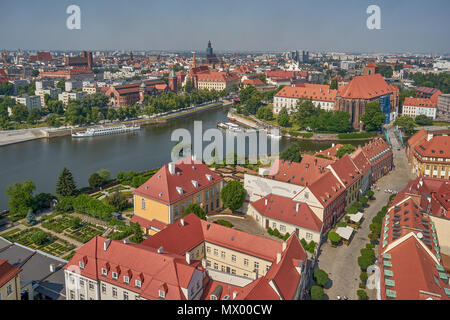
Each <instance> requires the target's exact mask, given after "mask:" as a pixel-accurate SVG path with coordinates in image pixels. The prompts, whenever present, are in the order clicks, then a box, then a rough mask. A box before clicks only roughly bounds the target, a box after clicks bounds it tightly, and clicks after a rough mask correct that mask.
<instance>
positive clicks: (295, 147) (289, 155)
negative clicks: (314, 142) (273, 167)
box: [280, 143, 302, 162]
mask: <svg viewBox="0 0 450 320" xmlns="http://www.w3.org/2000/svg"><path fill="white" fill-rule="evenodd" d="M300 151H301V148H300V145H299V144H298V143H293V144H291V145H290V146H289V147H287V148H286V149H285V150H283V152H281V154H280V159H282V160H286V161H294V162H301V161H302V156H301V154H300Z"/></svg>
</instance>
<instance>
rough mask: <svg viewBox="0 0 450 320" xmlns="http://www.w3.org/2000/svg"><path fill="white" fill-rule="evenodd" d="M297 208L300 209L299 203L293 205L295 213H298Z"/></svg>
mask: <svg viewBox="0 0 450 320" xmlns="http://www.w3.org/2000/svg"><path fill="white" fill-rule="evenodd" d="M298 208H300V203H299V202H297V203H296V204H295V212H298Z"/></svg>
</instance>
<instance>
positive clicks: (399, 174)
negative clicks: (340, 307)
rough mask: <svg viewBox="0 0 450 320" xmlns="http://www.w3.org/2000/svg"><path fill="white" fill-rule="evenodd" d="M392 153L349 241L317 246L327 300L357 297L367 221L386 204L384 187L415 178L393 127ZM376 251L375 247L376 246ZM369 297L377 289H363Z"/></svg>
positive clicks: (396, 187) (400, 185)
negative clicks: (391, 162) (391, 166)
mask: <svg viewBox="0 0 450 320" xmlns="http://www.w3.org/2000/svg"><path fill="white" fill-rule="evenodd" d="M389 136H390V139H391V142H392V147H393V153H394V169H393V170H392V171H391V172H390V173H389V174H387V175H386V176H384V177H382V178H381V179H380V180H378V181H377V184H376V185H377V186H378V187H379V188H380V191H375V200H371V201H369V204H370V206H369V208H366V209H365V210H364V221H363V222H362V224H361V227H360V228H359V229H358V231H357V232H356V234H355V235H354V237H353V240H352V241H351V243H350V245H349V246H348V247H346V246H339V247H337V248H332V247H331V246H330V245H329V244H328V242H326V243H324V244H323V245H322V246H321V248H320V250H319V257H318V267H319V268H320V269H322V270H324V271H325V272H327V273H328V275H329V277H330V279H331V282H330V284H331V285H330V286H329V287H326V290H325V293H326V294H327V296H328V298H329V299H330V300H336V299H337V296H338V295H339V296H347V297H348V298H349V299H352V300H353V299H355V300H356V299H358V298H357V295H356V291H357V290H358V289H359V283H360V281H361V280H360V279H359V276H360V274H361V269H360V267H359V265H358V261H357V259H358V257H359V256H360V250H361V249H362V248H365V246H366V244H367V243H369V239H368V235H369V233H370V230H369V225H370V224H371V221H372V218H373V217H374V216H375V215H376V214H377V212H378V211H380V210H381V208H382V207H383V206H385V205H386V204H387V201H388V200H389V196H390V194H389V193H385V192H384V190H385V189H394V190H398V191H399V190H401V189H403V188H404V187H405V186H406V185H407V183H408V182H409V181H410V180H412V179H414V176H413V174H412V173H411V170H410V168H409V165H408V161H407V158H406V155H405V152H404V149H400V150H399V151H398V150H397V147H399V143H398V141H397V139H396V138H395V136H394V133H393V131H392V132H391V131H390V133H389ZM375 250H377V251H378V247H376V248H375ZM366 292H367V294H368V296H369V299H376V290H366Z"/></svg>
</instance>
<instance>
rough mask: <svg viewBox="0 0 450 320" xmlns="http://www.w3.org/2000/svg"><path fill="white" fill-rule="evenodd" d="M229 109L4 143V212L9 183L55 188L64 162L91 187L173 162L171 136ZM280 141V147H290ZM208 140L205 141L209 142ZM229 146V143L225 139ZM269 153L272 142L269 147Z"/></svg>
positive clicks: (0, 161) (318, 145)
mask: <svg viewBox="0 0 450 320" xmlns="http://www.w3.org/2000/svg"><path fill="white" fill-rule="evenodd" d="M227 112H228V109H227V108H226V107H224V108H220V109H215V110H208V111H205V112H203V113H198V114H194V115H191V116H188V117H185V118H180V119H173V120H170V121H169V122H168V123H167V124H164V125H159V126H146V127H142V128H141V130H140V131H138V132H136V133H130V134H118V135H112V136H100V137H95V138H82V139H72V137H70V136H65V137H59V138H53V139H39V140H33V141H28V142H22V143H18V144H12V145H7V146H2V147H0V211H1V210H3V209H6V208H7V207H8V203H7V197H6V187H7V186H8V185H10V184H13V183H15V182H24V181H25V180H27V179H29V180H32V181H33V182H34V183H35V184H36V192H37V193H39V192H51V193H54V192H55V188H56V180H57V177H58V174H59V173H60V171H61V170H62V168H63V167H64V166H66V167H67V168H69V169H70V170H71V171H72V174H73V176H74V179H75V182H76V184H77V187H83V186H87V185H88V179H89V176H90V175H91V174H92V173H94V172H96V171H98V170H99V169H107V170H109V171H110V172H111V176H113V177H115V176H116V175H117V173H118V172H119V171H130V170H133V171H144V170H150V169H154V168H158V167H160V166H162V165H163V164H165V163H167V162H170V161H171V156H170V154H171V150H172V148H173V146H174V145H175V144H176V142H172V141H171V134H172V132H173V131H174V130H175V129H177V128H185V129H188V130H189V131H190V132H191V135H192V137H193V136H194V121H195V120H200V121H202V129H203V131H205V130H207V129H209V128H215V127H216V122H217V121H226V120H227ZM289 143H290V142H289V141H287V140H286V139H285V138H283V139H281V140H280V146H279V148H280V151H282V150H283V149H284V148H286V146H288V145H289ZM207 144H209V142H205V143H204V145H207ZM300 144H301V147H302V149H303V150H305V151H311V150H323V149H325V148H328V147H330V146H331V142H313V141H301V142H300ZM224 145H225V143H224ZM268 149H269V152H270V144H269V146H268ZM227 152H228V151H227Z"/></svg>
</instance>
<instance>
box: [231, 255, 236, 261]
mask: <svg viewBox="0 0 450 320" xmlns="http://www.w3.org/2000/svg"><path fill="white" fill-rule="evenodd" d="M231 261H233V262H236V256H235V255H234V254H233V255H232V256H231Z"/></svg>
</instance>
